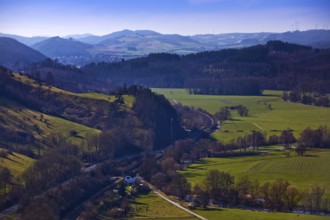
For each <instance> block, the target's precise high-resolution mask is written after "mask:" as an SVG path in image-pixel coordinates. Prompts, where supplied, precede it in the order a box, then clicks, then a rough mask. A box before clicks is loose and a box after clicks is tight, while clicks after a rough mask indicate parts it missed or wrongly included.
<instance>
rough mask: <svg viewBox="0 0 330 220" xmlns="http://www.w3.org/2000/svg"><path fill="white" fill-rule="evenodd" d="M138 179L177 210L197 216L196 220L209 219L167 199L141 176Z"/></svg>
mask: <svg viewBox="0 0 330 220" xmlns="http://www.w3.org/2000/svg"><path fill="white" fill-rule="evenodd" d="M137 178H138V179H139V180H140V181H141V182H142V181H143V182H144V183H145V184H147V185H148V186H149V188H150V189H151V190H152V192H154V193H155V194H156V195H158V196H159V197H161V198H163V199H164V200H166V201H167V202H169V203H171V204H172V205H174V206H176V207H177V208H179V209H181V210H183V211H185V212H187V213H189V214H191V215H193V216H195V217H196V218H199V219H201V220H208V219H207V218H204V217H203V216H201V215H198V214H196V213H195V212H193V211H191V210H189V209H187V208H185V207H183V206H182V205H180V204H179V203H177V202H174V201H172V200H170V199H169V198H167V197H166V196H164V195H163V194H162V193H161V191H159V190H158V189H157V188H156V187H155V186H153V185H151V183H149V182H146V181H145V180H144V179H143V178H142V177H140V176H137Z"/></svg>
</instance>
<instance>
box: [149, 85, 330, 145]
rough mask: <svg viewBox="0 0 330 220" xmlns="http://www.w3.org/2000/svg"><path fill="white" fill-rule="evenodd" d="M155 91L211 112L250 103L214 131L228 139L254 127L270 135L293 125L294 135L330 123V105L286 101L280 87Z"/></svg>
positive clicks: (247, 131) (224, 139)
mask: <svg viewBox="0 0 330 220" xmlns="http://www.w3.org/2000/svg"><path fill="white" fill-rule="evenodd" d="M153 91H154V92H157V93H159V94H163V95H165V96H166V97H167V98H168V99H172V100H176V101H177V102H180V103H182V104H183V105H187V106H193V107H196V108H203V109H205V110H207V111H208V112H209V113H211V114H214V113H215V112H217V111H218V110H219V109H220V108H222V107H224V106H237V105H244V106H246V107H247V108H248V109H249V117H239V116H238V115H237V113H236V112H232V116H233V119H232V120H228V121H225V122H224V123H223V124H222V125H221V131H219V132H215V133H214V134H213V136H214V137H215V138H217V139H218V140H219V141H221V142H225V143H227V142H229V141H230V140H231V139H234V138H237V137H239V136H244V135H245V134H248V133H250V132H251V131H252V130H260V131H263V132H266V134H267V136H270V135H273V134H277V135H278V134H280V131H281V130H284V129H288V128H290V129H293V130H294V131H293V133H294V135H295V136H296V137H299V135H300V133H301V132H302V130H304V129H305V128H307V127H311V128H317V127H319V126H320V125H322V124H326V125H328V126H330V108H324V107H317V106H310V105H302V104H297V103H289V102H284V101H283V100H282V99H281V98H280V95H281V92H280V91H264V95H263V96H215V95H190V94H189V93H188V92H187V91H186V90H185V89H153ZM269 105H271V109H270V108H269Z"/></svg>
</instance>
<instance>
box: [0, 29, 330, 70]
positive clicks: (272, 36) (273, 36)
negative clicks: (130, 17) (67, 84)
mask: <svg viewBox="0 0 330 220" xmlns="http://www.w3.org/2000/svg"><path fill="white" fill-rule="evenodd" d="M0 36H6V37H11V38H14V39H16V40H18V41H20V42H22V43H24V44H26V45H28V46H32V47H33V48H35V49H37V50H39V51H40V52H42V53H44V54H46V55H47V56H49V57H51V58H57V59H59V60H60V61H61V62H62V63H66V64H74V65H78V66H82V65H85V64H87V63H90V62H102V61H106V62H113V61H120V60H121V59H122V58H124V59H132V58H136V57H140V56H145V55H147V54H149V53H162V52H164V53H176V54H181V55H182V54H190V53H197V52H202V51H210V50H221V49H228V48H243V47H250V46H254V45H258V44H263V45H264V44H266V43H267V42H268V41H272V40H280V41H284V42H288V43H294V44H303V45H308V46H311V47H313V48H321V49H325V48H329V47H330V40H329V39H330V31H329V30H308V31H292V32H284V33H271V32H260V33H226V34H198V35H192V36H183V35H179V34H161V33H158V32H155V31H152V30H136V31H132V30H122V31H118V32H114V33H110V34H106V35H103V36H96V35H92V34H83V35H69V36H65V37H63V38H60V37H49V38H46V37H32V38H28V37H22V36H16V35H7V34H0Z"/></svg>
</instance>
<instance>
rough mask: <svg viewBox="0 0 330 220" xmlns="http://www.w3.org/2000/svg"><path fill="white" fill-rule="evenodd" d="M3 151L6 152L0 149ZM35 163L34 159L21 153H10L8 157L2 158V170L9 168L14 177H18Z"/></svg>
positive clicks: (0, 166)
mask: <svg viewBox="0 0 330 220" xmlns="http://www.w3.org/2000/svg"><path fill="white" fill-rule="evenodd" d="M1 151H6V150H5V149H1V148H0V152H1ZM34 161H35V160H34V159H32V158H30V157H27V156H25V155H22V154H19V153H9V154H8V155H7V156H6V157H0V168H5V167H6V168H8V169H9V170H10V172H11V174H12V175H13V177H17V176H19V175H20V174H22V173H23V172H24V171H25V170H26V169H27V168H28V167H29V166H30V165H32V164H33V163H34Z"/></svg>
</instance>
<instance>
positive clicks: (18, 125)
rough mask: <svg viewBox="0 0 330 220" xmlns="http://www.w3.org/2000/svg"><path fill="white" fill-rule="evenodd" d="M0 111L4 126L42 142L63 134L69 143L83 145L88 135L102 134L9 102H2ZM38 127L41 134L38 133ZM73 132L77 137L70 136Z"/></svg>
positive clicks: (0, 102)
mask: <svg viewBox="0 0 330 220" xmlns="http://www.w3.org/2000/svg"><path fill="white" fill-rule="evenodd" d="M0 109H1V111H0V117H1V118H2V119H3V122H2V124H3V126H5V127H10V128H11V129H22V130H25V131H30V132H32V133H33V134H34V136H35V137H36V138H37V139H40V140H41V139H43V138H47V137H49V135H52V134H61V135H62V136H63V137H64V138H66V140H67V141H68V142H71V143H73V144H77V145H81V144H82V143H83V142H84V138H85V137H86V135H87V134H97V133H99V132H100V131H99V130H97V129H94V128H90V127H87V126H84V125H81V124H78V123H74V122H71V121H68V120H65V119H62V118H58V117H54V116H50V115H47V114H43V113H40V112H37V111H34V110H31V109H28V108H26V107H24V106H21V105H18V104H17V103H14V102H12V101H9V100H4V99H2V100H0ZM41 117H42V120H41ZM45 121H47V123H45ZM36 126H37V127H38V128H39V129H40V132H37V131H36V129H35V127H36ZM72 130H74V131H76V132H77V133H78V134H77V135H76V136H72V135H70V132H71V131H72Z"/></svg>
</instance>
